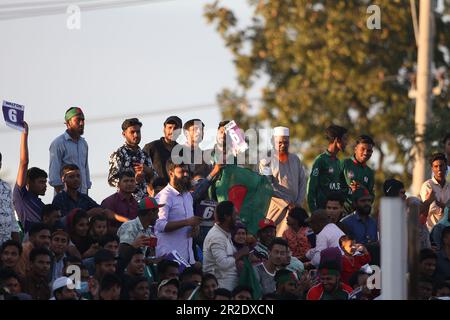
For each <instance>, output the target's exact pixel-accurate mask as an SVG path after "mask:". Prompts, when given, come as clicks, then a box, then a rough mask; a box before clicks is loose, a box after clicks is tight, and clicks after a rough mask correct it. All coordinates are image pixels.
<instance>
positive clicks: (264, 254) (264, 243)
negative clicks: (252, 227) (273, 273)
mask: <svg viewBox="0 0 450 320" xmlns="http://www.w3.org/2000/svg"><path fill="white" fill-rule="evenodd" d="M258 226H259V229H258V231H257V233H256V237H257V239H258V242H257V243H256V246H255V248H254V251H253V254H252V255H250V260H251V262H252V263H253V264H258V263H261V262H264V261H266V260H267V259H268V258H269V249H268V247H269V245H270V243H271V242H272V241H273V239H275V233H276V228H277V227H276V226H275V223H274V222H273V221H272V220H269V219H262V220H261V221H259V224H258Z"/></svg>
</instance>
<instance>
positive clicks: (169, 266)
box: [157, 259, 180, 281]
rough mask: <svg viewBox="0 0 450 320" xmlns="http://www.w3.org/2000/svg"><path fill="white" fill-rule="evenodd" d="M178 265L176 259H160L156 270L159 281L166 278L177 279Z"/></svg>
mask: <svg viewBox="0 0 450 320" xmlns="http://www.w3.org/2000/svg"><path fill="white" fill-rule="evenodd" d="M179 267H180V265H179V264H178V262H176V261H172V260H165V259H163V260H161V261H160V262H158V265H157V272H158V276H159V281H161V280H166V279H178V276H179V273H180V269H179Z"/></svg>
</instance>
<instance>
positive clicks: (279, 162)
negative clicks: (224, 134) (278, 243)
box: [259, 127, 307, 237]
mask: <svg viewBox="0 0 450 320" xmlns="http://www.w3.org/2000/svg"><path fill="white" fill-rule="evenodd" d="M272 141H273V146H274V150H273V151H272V154H271V157H268V158H264V159H261V161H260V163H259V171H260V173H261V174H264V175H267V176H270V178H271V181H272V187H273V190H274V194H273V197H272V199H271V201H270V206H269V210H268V211H267V215H266V218H267V219H270V220H272V221H273V222H275V224H276V226H277V232H276V235H277V237H281V236H282V235H283V233H284V231H285V230H286V229H287V223H286V215H287V212H288V210H289V209H291V208H293V207H300V206H302V204H303V200H304V199H305V193H306V182H307V177H306V175H305V170H304V168H303V164H302V163H301V161H300V159H299V158H298V156H297V155H295V154H292V153H289V128H286V127H275V128H274V129H273V140H272Z"/></svg>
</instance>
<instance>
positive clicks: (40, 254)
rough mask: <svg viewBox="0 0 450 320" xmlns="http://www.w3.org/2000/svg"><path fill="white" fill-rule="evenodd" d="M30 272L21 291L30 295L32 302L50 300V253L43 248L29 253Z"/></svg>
mask: <svg viewBox="0 0 450 320" xmlns="http://www.w3.org/2000/svg"><path fill="white" fill-rule="evenodd" d="M29 261H30V272H29V273H28V275H27V276H26V278H25V281H24V286H23V291H24V292H26V293H28V294H29V295H31V297H32V298H33V300H48V299H50V294H51V292H50V287H49V284H48V279H49V277H50V264H51V253H50V251H49V250H48V249H46V248H44V247H40V248H34V249H33V250H31V252H30V257H29Z"/></svg>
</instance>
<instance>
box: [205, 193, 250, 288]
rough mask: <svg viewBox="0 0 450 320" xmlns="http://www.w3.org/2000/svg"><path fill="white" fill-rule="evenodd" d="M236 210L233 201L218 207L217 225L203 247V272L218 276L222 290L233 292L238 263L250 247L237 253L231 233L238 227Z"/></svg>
mask: <svg viewBox="0 0 450 320" xmlns="http://www.w3.org/2000/svg"><path fill="white" fill-rule="evenodd" d="M236 216H237V213H236V209H235V208H234V205H233V203H232V202H231V201H223V202H220V203H219V204H218V205H217V207H216V212H215V220H216V223H215V224H214V226H213V227H212V228H211V230H209V232H208V234H207V235H206V238H205V242H204V245H203V272H204V273H212V274H214V275H215V276H216V278H217V281H218V283H219V287H220V288H225V289H228V290H230V291H231V290H233V289H234V288H235V287H236V286H237V285H238V280H239V278H238V273H237V268H236V261H237V260H239V259H240V258H242V257H243V256H245V255H248V252H249V250H248V247H247V246H245V247H244V248H242V249H241V250H239V251H237V250H236V248H235V247H234V245H233V242H232V238H231V232H232V231H233V229H234V227H235V225H236Z"/></svg>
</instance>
